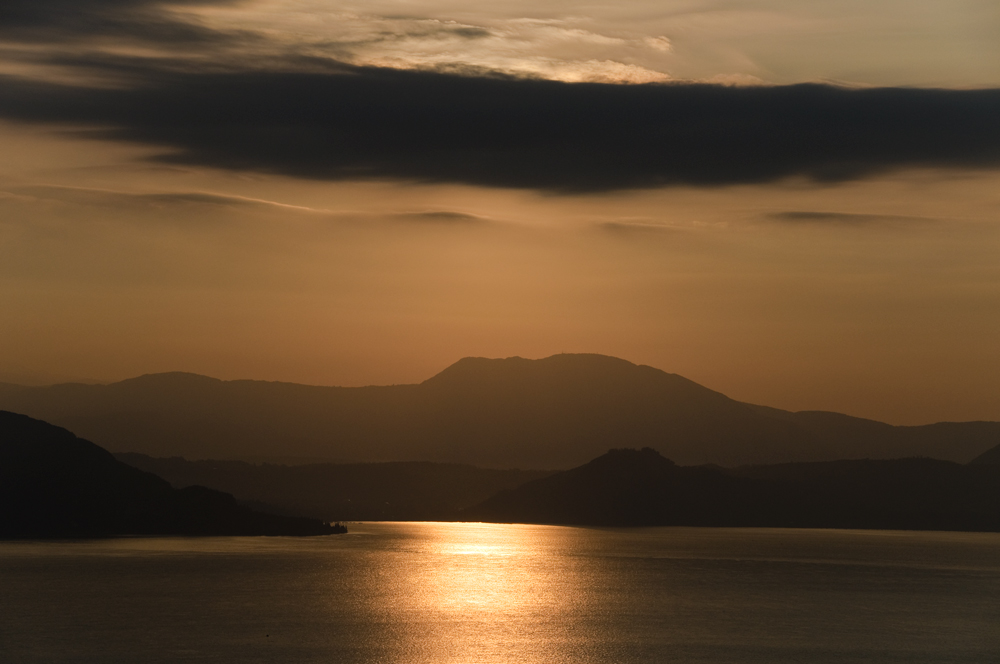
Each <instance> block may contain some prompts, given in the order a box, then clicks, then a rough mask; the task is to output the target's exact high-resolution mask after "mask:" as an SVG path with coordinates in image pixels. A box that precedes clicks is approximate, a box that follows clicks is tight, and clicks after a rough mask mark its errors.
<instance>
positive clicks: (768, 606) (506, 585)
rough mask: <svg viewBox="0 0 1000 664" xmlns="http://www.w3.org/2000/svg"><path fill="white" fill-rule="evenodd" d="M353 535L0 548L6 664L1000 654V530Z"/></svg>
mask: <svg viewBox="0 0 1000 664" xmlns="http://www.w3.org/2000/svg"><path fill="white" fill-rule="evenodd" d="M350 528H351V532H350V533H349V534H348V535H341V536H333V537H322V538H302V539H294V538H205V539H198V538H141V539H140V538H125V539H114V540H101V541H85V542H45V543H39V542H2V543H0V660H2V661H4V662H16V663H31V662H46V663H51V662H74V663H76V662H101V663H102V664H103V663H106V662H138V663H143V664H145V663H150V662H225V663H228V662H232V663H234V664H235V663H241V664H245V663H250V662H329V663H348V664H350V663H354V662H359V663H360V662H365V663H383V662H384V663H387V664H388V663H411V662H413V663H423V662H426V663H434V664H450V663H456V664H457V663H463V664H474V663H494V662H497V663H499V662H504V663H508V662H509V663H528V664H530V663H536V662H537V663H543V662H544V663H563V662H565V663H569V662H573V663H583V664H587V663H594V664H598V663H599V664H610V663H616V664H618V663H633V662H635V663H639V662H643V663H647V662H670V663H686V662H705V663H712V664H724V663H728V662H732V663H740V664H743V663H751V662H753V663H758V662H767V663H770V662H776V663H784V662H788V663H791V662H795V663H797V664H803V663H811V662H823V663H826V662H836V663H842V662H865V663H868V662H871V663H874V662H878V663H880V664H881V663H886V662H907V663H908V664H913V663H918V662H970V663H971V662H975V663H976V664H981V663H983V662H994V661H1000V534H981V533H914V532H891V531H835V530H781V529H723V528H645V529H591V528H563V527H555V526H526V525H493V524H462V523H371V524H353V525H351V526H350Z"/></svg>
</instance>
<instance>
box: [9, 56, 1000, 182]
mask: <svg viewBox="0 0 1000 664" xmlns="http://www.w3.org/2000/svg"><path fill="white" fill-rule="evenodd" d="M142 78H143V79H144V83H143V84H142V85H137V86H134V87H131V88H126V89H123V88H118V89H85V88H81V87H68V86H59V85H54V84H46V83H41V82H31V81H27V80H23V79H14V78H6V79H0V117H5V118H8V119H12V120H23V121H34V122H51V123H59V124H67V123H77V124H80V125H86V126H90V127H92V128H94V129H93V130H92V131H94V132H95V135H98V136H101V137H104V138H113V139H118V140H125V141H134V142H139V143H143V144H148V145H153V146H162V147H163V148H165V149H166V151H165V153H164V154H163V155H162V156H161V157H160V158H159V159H160V160H161V161H163V162H170V163H176V164H191V165H205V166H213V167H220V168H226V169H236V170H251V171H261V172H273V173H282V174H287V175H292V176H297V177H303V178H315V179H330V180H347V179H372V178H389V179H392V178H395V179H403V180H409V181H419V182H457V183H467V184H474V185H485V186H492V187H517V188H530V189H538V190H546V191H555V192H587V191H607V190H614V189H627V188H645V187H659V186H667V185H677V184H692V185H708V186H715V185H727V184H735V183H763V182H772V181H776V180H779V179H782V178H786V177H790V176H802V177H806V178H810V179H812V180H814V181H818V182H837V181H844V180H851V179H857V178H863V177H866V176H869V175H872V174H876V173H880V172H884V171H888V170H892V169H898V168H904V167H915V166H917V167H924V166H926V167H944V168H948V167H960V168H966V167H971V168H979V167H985V168H995V167H998V166H1000V123H998V122H997V121H996V118H997V117H1000V90H964V91H963V90H929V89H896V88H883V89H865V90H849V89H843V88H837V87H831V86H825V85H794V86H784V87H749V88H740V87H723V86H712V85H662V84H661V85H610V84H591V83H586V84H583V83H576V84H569V83H560V82H555V81H544V80H522V79H513V78H504V77H499V76H496V77H487V76H479V77H471V76H457V75H448V74H442V73H431V72H419V71H402V70H393V69H376V68H362V67H349V66H346V65H340V71H339V72H337V71H333V72H330V73H261V72H245V73H225V74H218V73H216V74H210V73H178V72H172V73H171V72H165V71H155V70H151V71H149V72H147V73H146V75H144V76H143V77H142Z"/></svg>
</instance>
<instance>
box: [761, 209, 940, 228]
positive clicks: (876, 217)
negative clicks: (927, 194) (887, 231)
mask: <svg viewBox="0 0 1000 664" xmlns="http://www.w3.org/2000/svg"><path fill="white" fill-rule="evenodd" d="M767 218H768V219H772V220H774V221H780V222H786V223H796V224H834V225H836V224H840V225H850V226H860V225H871V224H885V223H917V222H928V221H935V220H934V219H932V218H930V217H913V216H903V215H895V214H861V213H856V212H825V211H813V210H788V211H784V212H774V213H771V214H768V215H767Z"/></svg>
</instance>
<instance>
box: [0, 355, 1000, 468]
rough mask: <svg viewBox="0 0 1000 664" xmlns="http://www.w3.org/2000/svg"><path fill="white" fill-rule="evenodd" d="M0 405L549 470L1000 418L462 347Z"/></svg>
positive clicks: (904, 432) (777, 448)
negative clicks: (453, 352)
mask: <svg viewBox="0 0 1000 664" xmlns="http://www.w3.org/2000/svg"><path fill="white" fill-rule="evenodd" d="M0 408H2V409H6V410H12V411H15V412H19V413H25V414H27V415H30V416H32V417H37V418H40V419H44V420H47V421H50V422H53V423H55V424H58V425H60V426H64V427H67V428H70V429H72V430H73V431H75V432H77V433H78V434H79V435H81V436H84V437H86V438H88V439H90V440H93V441H95V442H96V443H98V444H100V445H102V446H104V447H106V448H108V449H110V450H113V451H115V452H138V453H143V454H148V455H152V456H157V457H170V456H184V457H187V458H189V459H207V458H216V459H243V460H263V459H274V460H278V459H284V460H288V459H300V460H305V459H312V460H317V461H318V460H327V461H342V462H344V461H354V462H361V461H366V462H370V461H434V462H448V463H459V464H474V465H478V466H485V467H491V468H536V469H562V468H570V467H573V466H577V465H579V464H582V463H584V462H586V461H587V460H589V459H593V458H594V457H596V456H598V455H600V454H602V453H603V452H605V451H606V450H607V449H609V448H617V447H636V448H638V447H650V448H654V449H656V450H658V451H659V452H661V453H663V454H664V455H666V456H668V457H670V458H672V459H674V460H675V461H677V462H678V463H681V464H685V465H691V464H705V463H714V464H719V465H723V466H739V465H746V464H764V463H780V462H803V461H824V460H834V459H844V458H872V459H890V458H901V457H911V456H926V457H932V458H936V459H942V460H950V461H955V462H962V463H964V462H967V461H969V460H971V459H973V458H974V457H976V456H978V455H981V454H983V453H984V452H985V451H987V450H988V449H990V448H992V447H994V446H996V445H998V444H1000V423H997V422H966V423H939V424H930V425H926V426H915V427H900V426H891V425H888V424H884V423H881V422H875V421H871V420H865V419H860V418H855V417H849V416H847V415H841V414H837V413H828V412H799V413H792V412H788V411H783V410H778V409H774V408H767V407H763V406H755V405H751V404H746V403H741V402H738V401H734V400H733V399H730V398H728V397H726V396H725V395H723V394H720V393H718V392H714V391H712V390H710V389H708V388H705V387H702V386H701V385H698V384H696V383H694V382H692V381H690V380H687V379H685V378H683V377H681V376H678V375H675V374H670V373H666V372H663V371H660V370H658V369H654V368H652V367H648V366H638V365H635V364H632V363H630V362H627V361H625V360H620V359H616V358H612V357H606V356H601V355H556V356H553V357H549V358H546V359H542V360H526V359H522V358H516V357H515V358H507V359H496V360H494V359H483V358H466V359H463V360H460V361H459V362H457V363H455V364H454V365H452V366H450V367H448V368H447V369H445V370H444V371H442V372H441V373H439V374H438V375H436V376H434V377H433V378H430V379H428V380H426V381H424V382H423V383H420V384H418V385H397V386H385V387H359V388H344V387H313V386H305V385H296V384H291V383H271V382H262V381H249V380H236V381H221V380H216V379H213V378H206V377H204V376H198V375H194V374H184V373H169V374H155V375H147V376H141V377H139V378H134V379H130V380H125V381H122V382H119V383H114V384H110V385H82V384H64V385H55V386H51V387H19V386H10V385H6V386H0Z"/></svg>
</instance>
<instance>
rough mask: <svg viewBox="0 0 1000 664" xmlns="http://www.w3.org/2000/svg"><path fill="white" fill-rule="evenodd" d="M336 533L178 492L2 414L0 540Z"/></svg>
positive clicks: (208, 493) (218, 495)
mask: <svg viewBox="0 0 1000 664" xmlns="http://www.w3.org/2000/svg"><path fill="white" fill-rule="evenodd" d="M331 532H332V530H331V528H330V527H329V526H327V525H326V524H324V523H322V522H320V521H315V520H312V519H302V518H290V517H283V516H275V515H270V514H261V513H258V512H254V511H252V510H250V509H248V508H246V507H244V506H241V505H239V504H237V503H236V501H235V499H234V498H233V497H232V496H231V495H229V494H226V493H222V492H220V491H214V490H212V489H207V488H205V487H199V486H192V487H188V488H186V489H183V490H177V489H173V488H171V486H170V485H169V484H168V483H167V482H166V481H164V480H162V479H160V478H159V477H156V476H155V475H151V474H150V473H146V472H142V471H140V470H137V469H135V468H133V467H131V466H128V465H126V464H124V463H121V462H120V461H117V460H116V459H115V458H114V457H113V456H112V455H111V454H110V453H109V452H107V451H106V450H104V449H102V448H100V447H98V446H97V445H94V444H93V443H91V442H88V441H86V440H82V439H80V438H77V437H76V436H74V435H73V434H72V433H70V432H69V431H67V430H65V429H61V428H59V427H55V426H52V425H50V424H47V423H45V422H41V421H39V420H34V419H31V418H29V417H26V416H24V415H17V414H14V413H8V412H3V411H0V538H52V537H57V538H68V537H102V536H110V535H320V534H329V533H331Z"/></svg>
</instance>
